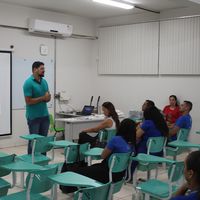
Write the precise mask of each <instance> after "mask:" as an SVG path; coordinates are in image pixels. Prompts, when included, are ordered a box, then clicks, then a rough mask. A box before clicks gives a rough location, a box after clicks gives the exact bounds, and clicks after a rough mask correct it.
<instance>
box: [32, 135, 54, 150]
mask: <svg viewBox="0 0 200 200" xmlns="http://www.w3.org/2000/svg"><path fill="white" fill-rule="evenodd" d="M54 140H55V137H54V136H47V137H42V138H37V139H35V140H34V141H33V152H34V153H45V152H48V151H50V150H51V149H52V148H53V146H52V145H50V144H49V142H53V141H54Z"/></svg>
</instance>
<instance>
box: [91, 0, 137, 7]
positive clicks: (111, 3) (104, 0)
mask: <svg viewBox="0 0 200 200" xmlns="http://www.w3.org/2000/svg"><path fill="white" fill-rule="evenodd" d="M93 1H94V2H97V3H102V4H106V5H109V6H114V7H118V8H123V9H132V8H134V6H133V5H130V4H127V3H122V2H119V1H114V0H93Z"/></svg>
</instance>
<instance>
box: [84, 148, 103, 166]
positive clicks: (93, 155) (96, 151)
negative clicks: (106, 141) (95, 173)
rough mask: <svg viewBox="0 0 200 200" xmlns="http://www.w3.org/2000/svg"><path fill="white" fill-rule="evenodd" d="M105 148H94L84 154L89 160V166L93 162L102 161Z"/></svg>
mask: <svg viewBox="0 0 200 200" xmlns="http://www.w3.org/2000/svg"><path fill="white" fill-rule="evenodd" d="M103 150H104V149H103V148H99V147H94V148H91V149H89V150H87V151H85V152H84V156H85V157H86V158H87V163H88V166H90V165H91V164H92V160H93V159H94V160H100V159H102V158H101V154H102V152H103Z"/></svg>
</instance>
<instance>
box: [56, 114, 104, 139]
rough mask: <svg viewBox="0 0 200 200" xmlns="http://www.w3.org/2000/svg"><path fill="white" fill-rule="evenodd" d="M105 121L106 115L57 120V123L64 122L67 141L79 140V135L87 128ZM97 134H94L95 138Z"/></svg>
mask: <svg viewBox="0 0 200 200" xmlns="http://www.w3.org/2000/svg"><path fill="white" fill-rule="evenodd" d="M104 119H105V116H104V115H94V116H93V115H90V116H81V117H75V118H57V119H55V121H58V122H64V124H65V140H71V141H72V140H77V139H78V137H79V133H80V132H81V131H82V130H83V129H86V128H91V127H94V126H96V125H97V124H99V123H100V122H102V121H103V120H104ZM95 135H96V133H94V136H95Z"/></svg>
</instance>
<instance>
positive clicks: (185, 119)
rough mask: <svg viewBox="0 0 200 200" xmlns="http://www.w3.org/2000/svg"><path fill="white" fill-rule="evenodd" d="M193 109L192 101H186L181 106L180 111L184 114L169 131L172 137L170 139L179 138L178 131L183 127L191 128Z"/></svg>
mask: <svg viewBox="0 0 200 200" xmlns="http://www.w3.org/2000/svg"><path fill="white" fill-rule="evenodd" d="M191 110H192V102H190V101H184V102H183V103H182V104H181V106H180V112H181V113H182V115H181V116H180V117H179V118H178V119H177V120H176V122H175V125H174V127H173V128H172V129H170V131H169V135H170V136H171V138H170V139H169V140H170V141H173V140H176V139H177V133H178V131H179V130H180V129H181V128H185V129H191V127H192V118H191V116H190V111H191Z"/></svg>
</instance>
